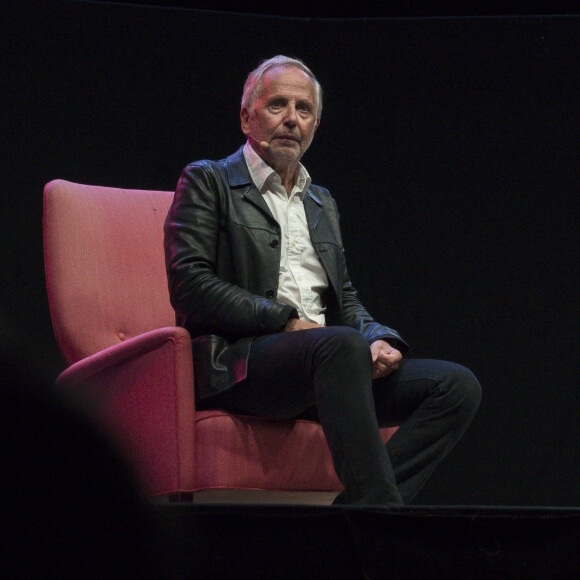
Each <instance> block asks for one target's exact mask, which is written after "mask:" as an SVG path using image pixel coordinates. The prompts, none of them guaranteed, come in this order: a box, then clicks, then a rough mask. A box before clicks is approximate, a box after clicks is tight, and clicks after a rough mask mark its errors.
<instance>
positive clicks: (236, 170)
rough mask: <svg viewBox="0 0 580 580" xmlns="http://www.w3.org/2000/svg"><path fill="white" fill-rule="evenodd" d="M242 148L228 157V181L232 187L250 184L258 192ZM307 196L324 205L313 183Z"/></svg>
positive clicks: (319, 204) (320, 205)
mask: <svg viewBox="0 0 580 580" xmlns="http://www.w3.org/2000/svg"><path fill="white" fill-rule="evenodd" d="M242 150H243V146H242V147H240V148H239V149H238V150H237V151H236V152H235V153H233V154H232V155H230V156H229V157H228V158H227V159H226V171H227V175H228V183H229V184H230V187H232V188H236V187H243V186H248V185H249V186H252V189H255V190H256V192H257V191H258V189H257V188H256V187H255V186H254V182H253V181H252V177H251V175H250V172H249V170H248V166H247V165H246V160H245V158H244V153H243V151H242ZM248 193H249V192H248ZM258 193H259V192H258ZM307 197H309V198H310V199H312V201H314V203H316V205H318V206H319V207H322V206H323V205H324V203H323V202H322V200H321V199H320V197H318V196H317V195H316V194H315V193H314V189H313V187H312V185H309V186H308V190H307V191H306V195H305V196H304V199H306V198H307ZM260 205H261V204H260Z"/></svg>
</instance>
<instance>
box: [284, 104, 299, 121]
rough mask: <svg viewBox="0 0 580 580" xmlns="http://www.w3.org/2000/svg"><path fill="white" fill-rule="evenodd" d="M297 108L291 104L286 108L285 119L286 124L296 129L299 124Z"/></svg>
mask: <svg viewBox="0 0 580 580" xmlns="http://www.w3.org/2000/svg"><path fill="white" fill-rule="evenodd" d="M297 122H298V121H297V117H296V107H295V106H294V105H293V104H292V103H290V104H289V105H288V107H287V108H286V116H285V117H284V124H285V125H289V126H291V127H294V125H296V123H297Z"/></svg>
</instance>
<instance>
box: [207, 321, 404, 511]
mask: <svg viewBox="0 0 580 580" xmlns="http://www.w3.org/2000/svg"><path fill="white" fill-rule="evenodd" d="M371 373H372V363H371V355H370V349H369V346H368V344H367V342H366V341H365V339H364V337H363V336H362V335H361V334H360V333H359V332H357V331H355V330H353V329H351V328H346V327H328V328H315V329H310V330H302V331H295V332H283V333H279V334H273V335H267V336H261V337H257V338H256V339H255V340H254V342H253V343H252V348H251V351H250V360H249V363H248V374H247V379H246V380H245V381H243V382H242V383H240V384H238V385H236V386H235V387H233V388H232V389H230V391H228V392H226V393H224V394H222V395H220V397H219V400H216V403H217V405H219V406H221V407H222V408H225V409H227V410H230V411H233V412H243V413H248V414H253V415H257V416H264V417H272V418H293V417H296V416H298V415H300V414H302V413H303V412H304V411H306V410H307V409H309V408H311V407H312V406H313V405H316V408H317V414H318V420H319V421H320V424H321V426H322V429H323V431H324V434H325V437H326V440H327V442H328V445H329V447H330V450H331V453H332V458H333V462H334V467H335V470H336V473H337V475H338V477H339V479H340V480H341V482H342V483H343V485H344V486H345V489H346V490H347V494H348V501H349V503H359V504H374V505H390V506H393V505H401V503H402V502H401V496H400V494H399V491H398V489H397V486H396V482H395V474H394V472H393V468H392V466H391V462H390V461H389V457H388V454H387V451H386V449H385V446H384V445H383V442H382V439H381V436H380V433H379V428H378V423H377V419H376V415H375V408H374V403H373V396H372V378H371Z"/></svg>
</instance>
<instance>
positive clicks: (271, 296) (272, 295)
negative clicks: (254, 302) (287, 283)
mask: <svg viewBox="0 0 580 580" xmlns="http://www.w3.org/2000/svg"><path fill="white" fill-rule="evenodd" d="M266 298H268V299H272V298H274V290H268V291H267V292H266Z"/></svg>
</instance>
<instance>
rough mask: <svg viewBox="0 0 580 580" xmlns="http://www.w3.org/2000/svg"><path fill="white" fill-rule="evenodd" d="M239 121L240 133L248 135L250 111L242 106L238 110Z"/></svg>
mask: <svg viewBox="0 0 580 580" xmlns="http://www.w3.org/2000/svg"><path fill="white" fill-rule="evenodd" d="M240 121H241V125H242V133H243V134H244V135H249V133H250V112H249V111H248V109H247V108H246V107H243V108H242V110H241V111H240Z"/></svg>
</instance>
